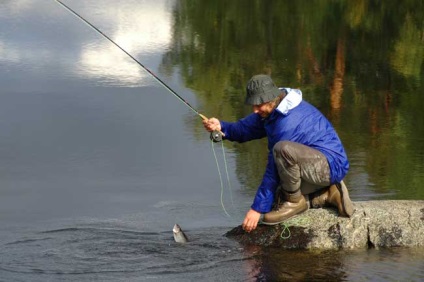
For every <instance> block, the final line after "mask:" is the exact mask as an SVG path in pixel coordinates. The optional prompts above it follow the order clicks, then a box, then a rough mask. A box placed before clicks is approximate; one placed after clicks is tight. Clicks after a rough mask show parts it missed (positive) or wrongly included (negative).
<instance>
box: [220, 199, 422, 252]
mask: <svg viewBox="0 0 424 282" xmlns="http://www.w3.org/2000/svg"><path fill="white" fill-rule="evenodd" d="M354 208H355V212H354V214H353V215H352V216H351V217H350V218H344V217H339V216H338V214H337V211H336V210H333V209H330V208H328V209H327V208H326V209H310V210H308V211H306V212H304V213H302V214H300V215H298V216H296V217H294V218H291V219H289V220H287V221H286V222H285V223H282V224H279V225H274V226H267V225H259V226H258V227H257V228H256V230H254V231H252V232H250V233H247V232H245V231H243V229H242V228H241V226H238V227H236V228H234V229H232V230H230V231H229V232H227V233H226V234H225V236H227V237H230V238H234V239H235V240H237V241H239V242H240V243H242V244H253V245H260V246H273V247H281V248H286V249H322V250H325V249H357V248H381V247H398V246H404V247H415V246H417V247H423V246H424V201H403V200H402V201H396V200H393V201H391V200H387V201H364V202H355V203H354Z"/></svg>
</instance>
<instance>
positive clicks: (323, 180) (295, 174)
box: [273, 141, 330, 198]
mask: <svg viewBox="0 0 424 282" xmlns="http://www.w3.org/2000/svg"><path fill="white" fill-rule="evenodd" d="M273 154H274V160H275V164H276V166H277V169H278V174H279V176H280V189H282V190H284V191H286V192H288V193H294V192H297V191H298V190H299V189H300V191H301V193H302V194H303V195H307V194H310V193H313V192H315V191H318V190H320V189H322V188H324V187H328V186H330V167H329V165H328V162H327V158H326V157H325V155H324V154H323V153H321V152H320V151H318V150H316V149H313V148H311V147H308V146H305V145H302V144H300V143H295V142H290V141H280V142H278V143H277V144H275V146H274V148H273ZM276 198H278V197H276Z"/></svg>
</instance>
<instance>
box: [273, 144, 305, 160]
mask: <svg viewBox="0 0 424 282" xmlns="http://www.w3.org/2000/svg"><path fill="white" fill-rule="evenodd" d="M297 145H299V144H298V143H295V142H291V141H279V142H277V143H276V144H275V145H274V148H273V154H274V159H275V160H277V159H283V160H284V163H287V164H288V165H293V164H295V163H296V153H295V152H296V146H297Z"/></svg>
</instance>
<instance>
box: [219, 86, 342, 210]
mask: <svg viewBox="0 0 424 282" xmlns="http://www.w3.org/2000/svg"><path fill="white" fill-rule="evenodd" d="M281 89H282V90H285V91H286V92H287V93H288V94H287V95H286V97H285V98H284V99H283V100H282V102H281V103H280V105H279V106H278V107H277V108H276V109H275V110H274V111H273V112H272V113H271V114H270V116H268V117H267V118H265V119H263V118H261V116H259V115H258V114H255V113H253V114H250V115H248V116H246V117H245V118H242V119H241V120H239V121H237V122H233V123H232V122H225V121H221V128H222V129H221V130H222V132H223V133H224V134H225V139H227V140H230V141H236V142H240V143H242V142H246V141H250V140H254V139H260V138H263V137H268V151H269V152H268V164H267V167H266V170H265V174H264V176H263V179H262V182H261V184H260V186H259V188H258V190H257V192H256V196H255V199H254V201H253V204H252V206H251V208H252V209H254V210H255V211H258V212H260V213H266V212H269V211H270V210H271V206H272V204H273V202H274V194H275V191H276V189H277V187H278V185H279V184H280V178H279V176H278V171H277V168H276V165H275V163H274V157H273V154H272V149H273V147H274V145H275V144H276V143H277V142H279V141H293V142H297V143H301V144H304V145H306V146H309V147H312V148H314V149H317V150H318V151H320V152H322V153H323V154H324V155H325V156H326V157H327V160H328V164H329V166H330V174H331V175H330V179H331V183H332V184H334V183H337V182H340V181H341V180H342V179H343V178H344V177H345V175H346V173H347V171H348V170H349V161H348V159H347V156H346V153H345V150H344V148H343V145H342V143H341V141H340V139H339V137H338V135H337V133H336V131H335V130H334V128H333V126H332V125H331V123H330V122H329V121H328V120H327V118H325V116H324V115H323V114H322V113H321V112H320V111H319V110H317V109H316V108H315V107H314V106H312V105H311V104H309V103H307V102H305V101H302V92H301V91H300V90H295V89H290V88H281Z"/></svg>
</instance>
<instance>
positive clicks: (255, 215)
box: [242, 209, 261, 232]
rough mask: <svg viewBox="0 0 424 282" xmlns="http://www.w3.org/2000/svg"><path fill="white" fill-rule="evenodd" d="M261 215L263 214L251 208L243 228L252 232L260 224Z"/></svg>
mask: <svg viewBox="0 0 424 282" xmlns="http://www.w3.org/2000/svg"><path fill="white" fill-rule="evenodd" d="M260 217H261V214H260V213H259V212H257V211H255V210H253V209H250V210H249V211H248V212H247V213H246V216H245V218H244V221H243V224H242V227H243V230H244V231H246V232H250V231H252V230H255V229H256V226H258V222H259V218H260Z"/></svg>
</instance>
